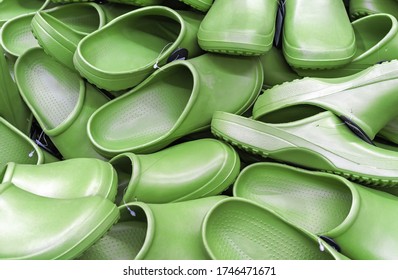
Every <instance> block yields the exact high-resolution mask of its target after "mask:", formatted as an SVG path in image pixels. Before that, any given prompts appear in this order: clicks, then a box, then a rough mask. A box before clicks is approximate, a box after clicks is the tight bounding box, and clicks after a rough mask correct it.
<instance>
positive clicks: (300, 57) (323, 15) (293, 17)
mask: <svg viewBox="0 0 398 280" xmlns="http://www.w3.org/2000/svg"><path fill="white" fill-rule="evenodd" d="M284 2H285V5H286V15H285V18H284V26H283V53H284V55H285V58H286V61H287V62H288V63H289V64H290V65H291V66H293V67H296V68H310V69H328V68H336V67H339V66H342V65H344V64H347V63H349V62H350V61H351V60H352V59H353V57H354V55H355V51H356V44H355V39H356V37H355V34H354V30H353V28H352V26H351V23H350V20H349V18H348V15H347V12H346V9H345V7H344V3H343V1H330V0H317V1H313V0H289V1H284Z"/></svg>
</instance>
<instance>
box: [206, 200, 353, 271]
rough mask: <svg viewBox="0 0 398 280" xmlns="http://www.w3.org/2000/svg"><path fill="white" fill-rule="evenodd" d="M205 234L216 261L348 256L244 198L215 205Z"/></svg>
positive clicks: (208, 216)
mask: <svg viewBox="0 0 398 280" xmlns="http://www.w3.org/2000/svg"><path fill="white" fill-rule="evenodd" d="M202 237H203V241H204V244H205V247H206V249H207V251H208V252H209V255H210V256H211V258H212V259H216V260H333V259H339V260H340V259H347V258H346V257H344V256H343V255H341V254H339V253H338V252H336V251H335V250H334V249H333V248H332V247H331V246H329V245H328V244H326V243H325V242H323V241H321V240H320V238H319V237H317V236H315V235H314V234H311V233H309V232H307V231H305V230H303V229H300V228H297V227H295V226H293V225H291V224H289V223H288V222H287V221H286V220H285V219H284V218H283V217H282V216H279V215H278V214H277V213H275V212H274V211H272V210H270V209H267V208H265V207H261V206H260V205H258V204H255V203H253V202H251V201H249V200H245V199H241V198H227V199H224V200H222V201H220V202H218V203H217V204H216V205H215V206H214V207H213V208H211V209H210V211H208V213H207V215H206V217H205V220H204V222H203V229H202ZM269 275H271V274H269Z"/></svg>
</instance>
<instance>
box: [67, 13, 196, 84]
mask: <svg viewBox="0 0 398 280" xmlns="http://www.w3.org/2000/svg"><path fill="white" fill-rule="evenodd" d="M202 18H203V16H202V15H200V14H196V13H192V12H186V11H178V12H177V11H174V10H172V9H170V8H168V7H162V6H151V7H146V8H141V9H138V10H135V11H132V12H130V13H127V14H124V15H122V16H120V17H118V18H116V19H115V20H113V21H112V22H111V23H109V24H107V25H106V26H105V27H104V28H102V29H100V30H98V31H96V32H94V33H92V34H90V35H89V36H87V37H86V38H84V39H83V40H82V41H81V42H80V43H79V45H78V47H77V50H76V53H75V55H74V64H75V67H76V69H77V70H78V71H79V72H80V74H81V75H82V76H83V77H85V78H87V80H89V81H90V82H91V83H93V84H95V85H97V86H98V87H99V88H103V89H106V90H109V91H119V90H123V89H127V88H131V87H134V86H136V85H138V84H139V83H141V82H142V81H143V80H144V79H145V78H147V77H148V76H149V75H150V74H151V73H153V72H154V71H155V70H156V69H158V68H159V67H161V66H163V65H164V64H166V62H167V61H168V60H169V59H170V57H171V56H172V55H174V54H175V58H177V59H181V58H182V57H186V56H187V53H186V52H183V54H181V55H180V54H179V53H178V52H177V53H176V51H177V50H180V49H186V50H187V52H188V56H189V57H195V56H197V55H199V54H201V53H202V51H201V50H200V48H199V46H198V45H197V39H196V35H197V30H198V28H199V24H200V22H201V20H202Z"/></svg>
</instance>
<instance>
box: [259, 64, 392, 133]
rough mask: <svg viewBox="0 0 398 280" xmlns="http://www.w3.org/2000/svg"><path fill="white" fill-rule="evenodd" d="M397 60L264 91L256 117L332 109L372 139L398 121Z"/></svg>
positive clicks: (293, 115) (299, 115) (274, 117)
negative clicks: (355, 72) (340, 75)
mask: <svg viewBox="0 0 398 280" xmlns="http://www.w3.org/2000/svg"><path fill="white" fill-rule="evenodd" d="M397 87H398V60H394V61H391V62H385V63H383V64H379V65H375V66H373V67H371V68H368V69H367V70H364V71H362V72H360V73H358V74H355V75H352V76H348V77H344V78H331V79H326V78H325V79H321V78H304V79H302V80H296V81H293V82H290V83H285V84H283V85H280V86H277V87H274V88H272V89H269V90H266V91H264V93H263V94H262V95H261V96H260V97H259V98H258V99H257V101H256V103H255V105H254V107H253V118H254V119H259V120H262V121H265V122H288V121H289V120H291V119H292V118H296V119H297V118H303V117H305V116H308V115H309V114H312V113H314V112H317V111H322V110H329V111H331V112H333V113H334V114H336V115H337V116H338V117H343V118H347V119H349V121H350V122H353V123H355V124H356V125H357V126H358V127H359V128H360V129H361V130H362V131H363V132H364V133H365V134H366V135H367V137H368V138H370V139H374V137H375V136H376V134H377V133H378V132H379V131H380V130H381V129H383V127H385V126H386V125H387V124H388V123H389V122H390V121H391V120H395V122H397V123H398V118H397V116H398V111H397V105H396V104H398V90H397Z"/></svg>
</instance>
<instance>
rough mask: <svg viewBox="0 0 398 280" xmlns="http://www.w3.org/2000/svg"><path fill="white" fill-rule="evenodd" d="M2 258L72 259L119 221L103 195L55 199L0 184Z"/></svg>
mask: <svg viewBox="0 0 398 280" xmlns="http://www.w3.org/2000/svg"><path fill="white" fill-rule="evenodd" d="M0 205H1V206H0V221H1V226H0V259H14V260H15V259H19V260H22V259H25V260H26V259H29V260H33V259H46V260H49V259H73V258H75V257H77V256H79V255H81V254H82V253H83V252H84V251H85V250H86V249H88V248H89V247H90V246H91V245H92V244H93V243H95V242H96V241H97V240H98V239H99V238H100V237H102V236H103V235H104V234H105V233H106V232H107V231H108V229H109V228H110V227H111V226H112V225H113V224H114V223H115V222H116V221H117V219H118V217H119V211H118V209H117V207H116V206H115V205H114V204H113V203H111V202H110V201H108V200H107V199H104V198H102V197H84V198H79V199H54V198H48V197H42V196H38V195H35V194H32V193H29V192H26V191H24V190H21V189H19V188H18V187H15V186H14V185H12V184H11V183H3V184H0Z"/></svg>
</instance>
